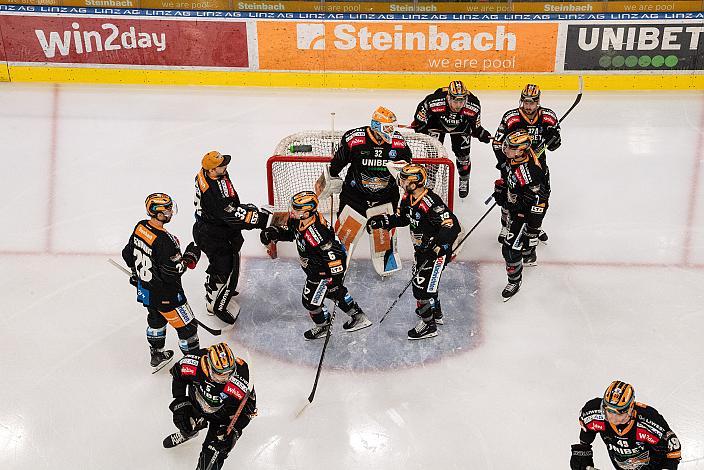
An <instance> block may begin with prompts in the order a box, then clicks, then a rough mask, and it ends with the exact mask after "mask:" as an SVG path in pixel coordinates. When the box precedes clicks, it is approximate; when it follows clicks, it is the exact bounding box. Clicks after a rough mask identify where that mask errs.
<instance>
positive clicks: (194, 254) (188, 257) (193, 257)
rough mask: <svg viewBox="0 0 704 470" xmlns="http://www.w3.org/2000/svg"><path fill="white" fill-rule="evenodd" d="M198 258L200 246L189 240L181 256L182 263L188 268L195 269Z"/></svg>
mask: <svg viewBox="0 0 704 470" xmlns="http://www.w3.org/2000/svg"><path fill="white" fill-rule="evenodd" d="M199 259H200V248H198V246H196V244H195V243H193V242H191V243H189V244H188V246H187V247H186V251H184V252H183V256H181V260H183V264H184V265H185V266H186V267H187V268H188V269H195V268H196V265H197V264H198V260H199Z"/></svg>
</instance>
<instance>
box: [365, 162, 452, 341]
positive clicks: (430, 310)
mask: <svg viewBox="0 0 704 470" xmlns="http://www.w3.org/2000/svg"><path fill="white" fill-rule="evenodd" d="M427 179H428V174H427V172H426V170H425V168H424V167H422V166H421V165H417V164H414V163H410V164H408V165H406V166H404V167H403V169H402V170H401V173H399V175H398V180H399V186H401V187H402V188H403V189H404V190H405V191H406V192H405V194H404V195H403V197H402V198H401V204H400V205H399V208H398V210H397V211H396V214H391V215H389V214H381V215H375V216H374V217H371V218H370V219H369V220H368V221H367V231H370V230H374V229H378V228H384V229H386V230H388V229H390V228H393V227H405V226H407V225H409V224H410V226H411V237H412V238H413V247H414V261H415V263H414V264H413V297H415V299H416V315H418V316H419V317H420V321H419V322H418V324H417V325H416V327H415V328H413V329H412V330H409V331H408V339H422V338H431V337H433V336H437V334H438V328H437V324H442V323H443V320H442V310H441V309H440V300H439V299H438V287H439V286H440V276H441V275H442V271H443V269H444V268H445V266H446V265H447V263H449V262H450V260H451V257H452V246H453V244H454V242H455V240H456V239H457V237H458V236H459V234H460V231H461V227H460V223H459V221H458V220H457V217H456V216H455V214H453V213H452V211H451V210H450V209H449V208H448V207H447V206H446V205H445V203H444V202H443V201H442V199H441V198H440V196H438V195H437V194H435V193H434V192H433V191H432V190H430V189H429V188H426V187H425V182H426V180H427Z"/></svg>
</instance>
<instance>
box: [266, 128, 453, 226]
mask: <svg viewBox="0 0 704 470" xmlns="http://www.w3.org/2000/svg"><path fill="white" fill-rule="evenodd" d="M342 134H344V132H342V131H306V132H299V133H296V134H292V135H290V136H288V137H286V138H284V139H283V140H281V142H279V144H278V145H277V146H276V150H275V151H274V156H272V157H270V158H269V160H268V161H267V184H268V192H269V204H271V205H273V206H274V209H275V210H277V211H287V210H288V206H289V202H290V200H291V196H293V195H294V194H296V193H297V192H299V191H306V190H310V191H312V190H314V186H315V181H316V180H317V179H318V177H319V176H320V175H321V174H322V172H323V168H324V166H325V164H326V163H328V162H330V160H331V159H332V155H333V154H334V153H335V151H336V150H337V148H338V146H339V145H340V139H342ZM401 134H402V135H403V137H404V138H405V139H406V143H407V144H408V146H409V147H410V149H411V152H412V155H413V162H414V163H419V164H421V165H424V166H425V168H426V169H427V170H428V182H427V185H426V186H427V187H429V188H430V189H432V190H433V191H434V192H435V193H436V194H438V195H439V196H440V197H441V198H442V199H443V201H445V204H447V205H448V207H449V208H450V209H452V205H453V192H454V181H455V167H454V165H453V163H452V162H451V161H450V159H449V158H448V156H447V151H446V150H445V148H444V147H443V146H442V144H441V143H440V142H438V141H437V140H436V139H434V138H432V137H430V136H427V135H424V134H416V133H411V132H402V133H401ZM346 173H347V167H345V168H344V169H343V171H342V173H341V174H340V176H341V177H342V178H343V179H344V177H345V175H346ZM332 203H333V207H332V211H334V212H337V209H338V198H337V195H335V197H334V198H333V202H332ZM319 208H320V209H319V210H320V211H321V212H323V214H329V213H330V211H331V208H330V198H326V200H321V201H320V206H319Z"/></svg>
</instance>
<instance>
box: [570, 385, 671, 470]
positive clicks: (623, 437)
mask: <svg viewBox="0 0 704 470" xmlns="http://www.w3.org/2000/svg"><path fill="white" fill-rule="evenodd" d="M579 426H580V427H581V431H580V433H579V441H580V442H579V444H574V445H572V457H571V459H570V468H571V469H572V470H586V469H588V468H590V467H594V454H593V451H592V442H594V439H596V436H597V434H598V435H599V436H601V440H602V441H604V444H606V449H607V451H608V452H609V457H610V458H611V463H612V464H613V466H614V468H615V469H616V470H675V469H676V468H677V466H678V465H679V462H680V458H681V447H680V441H679V439H678V438H677V436H676V435H675V433H674V432H673V431H672V430H671V429H670V426H669V425H668V424H667V421H665V418H663V417H662V416H661V415H660V413H658V412H657V410H656V409H655V408H652V407H650V406H648V405H645V404H643V403H638V402H636V401H635V393H634V391H633V386H631V385H630V384H627V383H625V382H621V381H619V380H615V381H613V382H611V385H609V387H608V388H607V389H606V392H605V393H604V396H603V398H598V397H597V398H594V399H592V400H589V401H588V402H587V403H586V404H585V405H584V407H583V408H582V411H581V412H580V415H579Z"/></svg>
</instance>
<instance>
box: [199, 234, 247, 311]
mask: <svg viewBox="0 0 704 470" xmlns="http://www.w3.org/2000/svg"><path fill="white" fill-rule="evenodd" d="M193 240H194V241H195V242H196V244H197V245H198V246H199V247H200V249H201V250H202V251H203V253H205V256H206V257H207V258H208V267H207V268H206V270H205V272H206V273H207V274H208V276H207V278H206V283H205V290H206V292H207V293H212V295H213V296H214V297H215V299H213V301H214V304H213V310H214V313H215V314H216V315H217V314H218V313H219V312H224V311H225V310H226V308H227V304H228V303H229V302H230V299H231V298H232V297H233V296H234V295H236V289H237V284H238V282H239V279H240V250H241V249H242V245H243V244H244V237H243V236H242V233H241V232H240V231H239V230H232V229H228V228H224V227H220V226H217V225H213V224H208V223H205V222H200V221H199V222H196V223H195V225H194V226H193ZM219 286H222V287H219ZM209 300H211V299H209Z"/></svg>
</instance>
